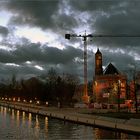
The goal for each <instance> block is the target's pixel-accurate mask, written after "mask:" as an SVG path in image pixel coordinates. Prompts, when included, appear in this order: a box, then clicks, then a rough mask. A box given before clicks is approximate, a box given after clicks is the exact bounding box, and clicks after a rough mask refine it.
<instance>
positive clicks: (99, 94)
mask: <svg viewBox="0 0 140 140" xmlns="http://www.w3.org/2000/svg"><path fill="white" fill-rule="evenodd" d="M126 82H127V76H126V75H124V74H122V73H121V72H120V71H119V70H118V69H117V68H116V67H115V66H114V65H113V64H112V63H109V64H108V66H107V67H106V68H105V69H104V70H103V67H102V53H101V52H100V50H99V49H97V52H96V53H95V76H94V78H93V94H94V97H95V100H96V102H98V103H109V104H115V103H117V100H118V98H120V103H124V102H125V99H126V84H127V83H126Z"/></svg>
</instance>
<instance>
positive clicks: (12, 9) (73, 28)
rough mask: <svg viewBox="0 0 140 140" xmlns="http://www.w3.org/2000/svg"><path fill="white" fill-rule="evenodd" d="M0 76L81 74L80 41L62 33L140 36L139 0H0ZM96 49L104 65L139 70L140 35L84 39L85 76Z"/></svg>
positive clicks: (89, 78)
mask: <svg viewBox="0 0 140 140" xmlns="http://www.w3.org/2000/svg"><path fill="white" fill-rule="evenodd" d="M0 11H1V12H0V79H2V78H8V77H9V78H11V77H12V75H13V74H15V75H16V77H17V78H23V79H24V78H30V77H32V76H39V75H41V74H46V73H47V71H48V70H49V69H50V68H54V69H55V70H56V71H57V72H58V73H60V74H62V73H71V74H74V75H77V76H78V77H80V78H81V79H82V77H83V41H82V39H80V38H71V40H66V39H65V34H66V33H70V34H78V35H79V34H81V35H83V34H84V32H85V30H86V31H87V34H93V35H94V34H100V35H107V34H111V35H116V34H128V35H140V1H139V0H1V1H0ZM97 48H100V50H101V52H102V54H103V66H104V67H106V66H107V65H108V63H110V62H111V63H113V64H114V65H115V66H116V67H117V68H118V69H119V70H120V71H122V72H127V73H128V72H129V71H131V70H133V69H134V65H136V70H139V69H140V55H139V54H140V37H135V38H92V39H89V40H88V80H92V78H93V75H94V54H95V52H96V50H97Z"/></svg>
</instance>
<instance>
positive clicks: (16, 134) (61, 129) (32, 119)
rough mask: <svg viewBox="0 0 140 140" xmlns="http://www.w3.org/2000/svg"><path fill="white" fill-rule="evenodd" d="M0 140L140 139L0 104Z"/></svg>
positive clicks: (139, 137) (135, 136) (136, 136)
mask: <svg viewBox="0 0 140 140" xmlns="http://www.w3.org/2000/svg"><path fill="white" fill-rule="evenodd" d="M0 139H1V140H11V139H14V140H95V139H140V136H138V135H132V134H125V133H121V132H114V131H110V130H105V129H100V128H94V127H91V126H85V125H79V124H75V123H71V122H64V121H61V120H57V119H53V118H48V117H46V116H41V115H37V114H33V113H28V112H24V111H19V110H15V109H11V108H6V107H2V106H0Z"/></svg>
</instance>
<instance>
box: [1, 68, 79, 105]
mask: <svg viewBox="0 0 140 140" xmlns="http://www.w3.org/2000/svg"><path fill="white" fill-rule="evenodd" d="M78 84H79V79H78V77H76V76H74V75H71V74H63V75H58V74H57V73H56V71H55V70H54V69H50V70H49V71H48V73H47V75H42V76H40V77H32V78H29V79H27V80H25V79H21V80H20V81H17V80H16V77H15V76H14V75H13V77H12V79H11V82H10V83H9V84H0V96H1V97H7V98H19V97H20V99H21V100H26V101H29V100H33V101H34V100H40V101H41V102H42V103H44V102H46V101H47V102H49V104H51V105H57V103H58V102H60V103H61V104H62V105H70V104H71V103H72V102H74V100H73V96H74V93H75V89H76V87H77V86H78Z"/></svg>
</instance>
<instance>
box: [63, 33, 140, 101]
mask: <svg viewBox="0 0 140 140" xmlns="http://www.w3.org/2000/svg"><path fill="white" fill-rule="evenodd" d="M71 37H79V38H83V41H84V95H83V101H84V103H89V96H88V80H87V38H93V37H95V38H96V37H97V38H98V37H99V38H106V37H107V38H108V37H140V35H128V34H118V35H96V34H95V35H93V34H86V31H85V34H83V35H81V34H79V35H78V34H65V39H68V40H70V38H71Z"/></svg>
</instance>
